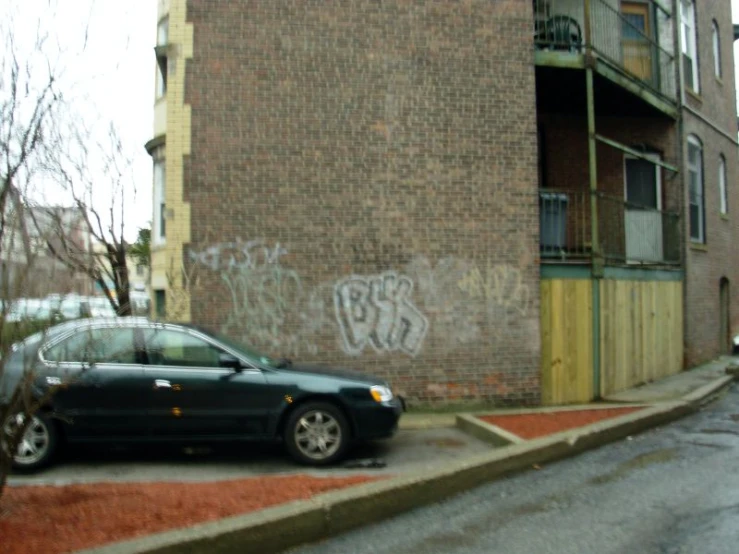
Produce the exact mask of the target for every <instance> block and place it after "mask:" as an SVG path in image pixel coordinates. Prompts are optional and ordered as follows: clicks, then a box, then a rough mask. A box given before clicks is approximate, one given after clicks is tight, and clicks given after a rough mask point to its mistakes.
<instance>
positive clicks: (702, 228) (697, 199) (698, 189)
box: [687, 135, 706, 243]
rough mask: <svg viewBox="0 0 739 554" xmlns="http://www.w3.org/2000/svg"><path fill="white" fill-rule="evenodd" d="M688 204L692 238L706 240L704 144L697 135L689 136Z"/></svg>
mask: <svg viewBox="0 0 739 554" xmlns="http://www.w3.org/2000/svg"><path fill="white" fill-rule="evenodd" d="M687 162H688V164H687V165H688V204H689V210H688V212H689V217H690V240H691V241H693V242H701V243H703V242H706V225H705V220H706V217H705V216H706V211H705V202H704V196H705V195H704V194H703V192H704V187H703V145H702V143H701V141H700V139H699V138H698V137H696V136H695V135H689V136H688V159H687Z"/></svg>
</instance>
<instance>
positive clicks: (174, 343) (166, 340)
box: [145, 329, 224, 368]
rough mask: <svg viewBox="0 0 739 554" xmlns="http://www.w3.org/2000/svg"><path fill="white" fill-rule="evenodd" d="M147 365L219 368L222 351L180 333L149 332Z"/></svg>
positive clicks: (161, 330)
mask: <svg viewBox="0 0 739 554" xmlns="http://www.w3.org/2000/svg"><path fill="white" fill-rule="evenodd" d="M145 336H146V354H147V358H148V360H149V365H172V366H182V367H187V366H190V367H213V368H220V367H221V365H220V357H221V354H223V353H224V351H223V350H221V349H220V348H217V347H216V346H213V345H212V344H210V343H208V342H206V341H204V340H202V339H200V338H198V337H195V336H193V335H190V334H188V333H183V332H180V331H172V330H170V329H157V330H151V331H149V332H148V333H147V334H146V335H145Z"/></svg>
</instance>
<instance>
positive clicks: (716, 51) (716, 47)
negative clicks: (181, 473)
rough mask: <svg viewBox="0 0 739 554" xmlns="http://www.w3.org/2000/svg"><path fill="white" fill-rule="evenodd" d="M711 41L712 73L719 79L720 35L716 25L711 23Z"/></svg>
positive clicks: (714, 22)
mask: <svg viewBox="0 0 739 554" xmlns="http://www.w3.org/2000/svg"><path fill="white" fill-rule="evenodd" d="M711 34H712V37H711V38H712V40H713V71H714V73H715V74H716V77H718V78H719V79H720V78H721V35H720V34H719V30H718V23H716V21H715V20H714V21H713V25H712V31H711Z"/></svg>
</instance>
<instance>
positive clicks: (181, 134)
mask: <svg viewBox="0 0 739 554" xmlns="http://www.w3.org/2000/svg"><path fill="white" fill-rule="evenodd" d="M165 15H168V16H169V45H170V47H169V51H168V60H167V65H168V75H167V94H166V98H163V99H160V100H158V101H157V103H156V106H155V122H154V132H155V136H156V135H159V134H162V133H166V142H165V160H166V161H165V166H166V184H165V203H166V207H167V212H166V220H167V221H166V223H167V227H166V242H165V243H164V244H159V245H156V244H152V259H151V262H152V276H151V284H152V289H153V290H161V289H164V290H166V299H167V300H166V305H167V314H166V315H167V319H177V320H179V321H189V320H190V298H189V292H188V290H187V288H188V286H187V278H186V277H187V276H186V275H185V274H184V266H183V258H182V252H183V245H184V244H185V243H187V242H189V241H190V206H189V204H188V203H186V202H184V201H183V161H184V157H185V156H188V155H189V154H190V128H191V123H190V107H189V106H188V105H186V104H185V62H186V60H187V59H189V58H192V49H193V28H192V25H191V24H188V23H187V22H186V1H185V0H160V2H159V19H161V18H162V17H164V16H165ZM162 106H163V107H162ZM162 112H164V113H163V114H162Z"/></svg>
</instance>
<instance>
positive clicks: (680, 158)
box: [672, 0, 690, 360]
mask: <svg viewBox="0 0 739 554" xmlns="http://www.w3.org/2000/svg"><path fill="white" fill-rule="evenodd" d="M672 13H673V17H674V18H675V23H674V26H673V37H674V47H673V48H674V50H675V69H676V71H675V80H676V83H675V87H676V89H675V92H676V94H675V98H676V100H677V104H678V105H677V143H678V144H677V164H676V165H677V167H678V168H679V169H680V173H678V174H677V177H678V179H679V181H678V188H679V190H680V205H679V207H678V209H679V213H680V216H681V217H682V225H681V226H680V228H681V231H682V232H681V233H680V236H681V239H682V244H681V245H680V252H681V254H682V255H681V258H682V260H681V261H682V268H683V344H685V342H686V340H685V339H687V337H688V325H689V324H688V318H687V317H685V308H686V307H687V305H688V241H689V240H690V239H689V238H688V234H689V231H688V221H687V219H688V218H687V217H686V214H687V211H686V210H685V205H686V203H685V200H686V198H687V191H686V190H685V150H684V149H685V112H684V111H683V105H684V104H685V87H683V83H684V81H683V64H682V55H683V49H682V32H681V26H682V6H681V4H680V1H679V0H673V2H672ZM684 359H685V352H683V360H684Z"/></svg>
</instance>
